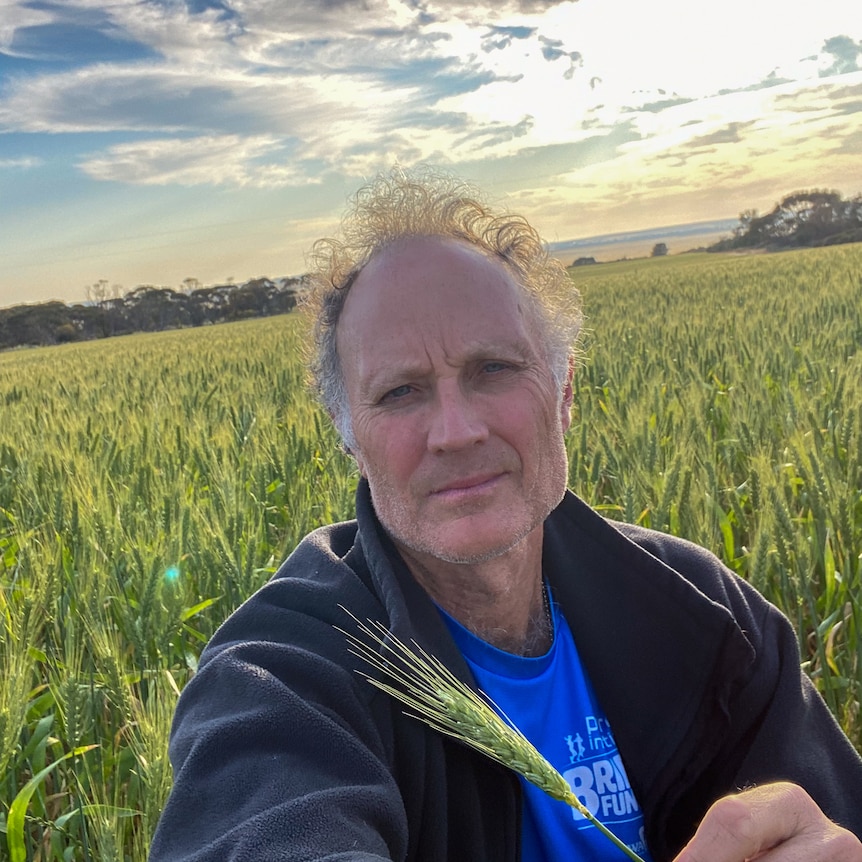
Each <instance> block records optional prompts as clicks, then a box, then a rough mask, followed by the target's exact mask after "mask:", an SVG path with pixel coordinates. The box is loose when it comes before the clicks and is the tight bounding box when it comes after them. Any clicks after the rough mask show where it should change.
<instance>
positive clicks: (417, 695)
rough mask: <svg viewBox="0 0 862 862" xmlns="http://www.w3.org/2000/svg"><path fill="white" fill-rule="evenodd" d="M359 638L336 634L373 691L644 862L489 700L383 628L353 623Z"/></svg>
mask: <svg viewBox="0 0 862 862" xmlns="http://www.w3.org/2000/svg"><path fill="white" fill-rule="evenodd" d="M343 609H344V610H345V611H346V612H347V613H348V614H349V615H350V616H351V617H352V618H353V620H354V621H355V622H356V624H357V627H358V629H359V632H360V634H361V635H362V637H358V636H357V635H355V634H351V633H350V632H347V631H345V630H344V629H341V628H338V627H337V626H336V628H337V629H338V631H340V632H341V633H342V634H343V635H344V636H345V637H346V638H347V640H348V642H349V644H350V652H351V653H352V654H353V655H355V656H357V657H358V658H359V659H361V660H362V661H364V662H365V663H366V664H368V665H370V666H371V667H373V668H374V669H376V670H377V671H379V672H380V673H382V674H383V675H384V677H385V678H386V679H387V680H388V681H383V680H380V679H378V678H376V677H375V676H373V675H371V674H369V673H365V672H363V671H359V673H360V674H361V675H362V676H364V677H365V679H367V680H368V682H370V683H371V684H372V685H373V686H375V687H376V688H379V689H380V690H381V691H385V692H386V693H387V694H389V695H391V696H392V697H394V698H396V699H397V700H400V701H401V702H402V703H404V704H406V705H407V706H408V707H410V708H411V709H412V710H414V711H415V712H410V713H407V714H408V715H412V717H413V718H417V719H419V720H420V721H424V722H425V723H426V724H427V725H429V727H432V728H433V729H434V730H437V731H439V732H440V733H445V734H446V735H447V736H451V737H453V738H455V739H457V740H460V741H461V742H464V743H466V744H467V745H469V746H471V747H472V748H475V749H476V750H477V751H480V752H481V753H482V754H484V755H486V756H487V757H490V758H491V759H492V760H495V761H497V762H498V763H501V764H502V765H503V766H506V767H508V768H509V769H512V770H514V771H515V772H517V773H518V774H519V775H522V776H523V777H524V778H526V779H527V781H529V782H531V783H532V784H535V785H536V787H538V788H540V789H541V790H544V791H545V793H547V794H548V795H549V796H551V797H553V798H554V799H557V800H559V801H560V802H565V803H566V804H567V805H570V806H571V807H572V808H574V809H576V810H577V811H578V812H579V813H580V814H582V815H583V816H584V817H585V818H587V820H589V821H590V822H591V823H592V824H593V825H594V826H595V827H596V828H597V829H598V830H599V831H600V832H601V833H602V834H603V835H605V836H606V837H607V838H608V839H609V840H610V841H612V842H613V843H614V844H615V845H616V846H617V847H618V848H619V849H620V850H622V851H623V852H624V853H625V854H626V855H627V856H628V857H629V858H630V859H632V860H635V862H643V859H641V857H640V856H638V855H637V854H636V853H635V852H634V851H633V850H631V848H629V847H628V846H626V845H625V844H624V843H623V842H622V841H620V839H619V838H617V836H616V835H614V834H613V832H611V830H610V829H608V828H607V827H606V826H605V825H604V824H603V823H601V822H600V821H599V820H597V819H596V817H595V816H594V815H593V814H592V813H591V812H590V811H589V809H588V808H587V807H586V806H585V805H583V804H582V803H581V801H580V800H579V799H578V797H577V796H575V794H574V793H573V792H572V789H571V787H570V786H569V783H568V782H567V781H566V779H565V778H563V776H562V775H560V773H559V772H557V770H556V769H554V767H553V766H552V765H551V764H550V763H549V762H548V761H547V760H546V759H545V758H544V757H543V756H542V754H541V753H540V752H539V751H538V750H537V749H536V748H535V746H534V745H533V744H532V743H531V742H530V741H529V740H528V739H527V738H526V737H525V736H524V735H523V734H522V733H521V732H520V731H519V730H518V728H517V727H515V725H514V724H513V723H512V722H511V721H509V720H508V718H502V717H501V716H500V715H499V714H498V713H497V712H496V711H495V709H494V707H493V703H492V701H491V700H490V698H487V697H486V696H485V695H481V694H479V693H477V692H475V691H473V689H471V688H470V687H469V686H467V685H465V684H464V683H463V682H461V680H459V679H458V678H457V677H456V676H455V675H454V674H453V673H452V672H451V671H450V670H449V669H448V668H447V667H446V666H445V665H444V664H443V663H442V662H441V661H440V660H439V659H438V658H436V657H435V656H433V655H431V654H430V653H428V652H427V651H426V650H424V649H423V648H422V647H421V646H419V644H417V643H416V642H415V641H414V642H413V648H411V647H409V646H408V645H407V644H405V643H403V642H402V641H401V640H399V639H398V638H397V637H395V636H394V635H393V634H392V633H391V632H390V631H389V630H388V629H387V628H386V627H385V626H384V625H383V624H382V623H379V622H375V621H372V620H368V624H366V623H363V622H362V621H361V620H359V619H357V618H356V617H355V616H354V615H353V614H352V613H350V611H348V610H347V609H346V608H343Z"/></svg>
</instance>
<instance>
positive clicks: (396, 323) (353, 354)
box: [337, 237, 571, 563]
mask: <svg viewBox="0 0 862 862" xmlns="http://www.w3.org/2000/svg"><path fill="white" fill-rule="evenodd" d="M538 337H539V336H537V333H536V326H535V321H534V318H533V316H532V312H531V311H530V308H529V303H528V302H527V300H526V298H525V296H524V294H523V291H522V290H521V289H520V288H519V287H518V286H517V284H516V282H515V281H514V279H513V277H512V275H511V273H510V272H509V270H508V269H507V268H506V267H505V266H504V265H503V264H501V263H500V262H498V261H495V260H493V259H491V258H489V257H486V256H485V255H484V254H482V253H481V252H480V251H478V250H476V249H474V248H472V247H471V246H469V245H467V244H466V243H461V242H458V241H456V240H449V239H442V238H425V237H423V238H414V239H409V240H403V241H401V242H400V243H398V244H396V245H394V246H392V247H390V248H388V249H386V250H384V251H383V252H382V253H381V254H379V255H378V256H377V257H375V258H373V259H372V260H371V262H370V263H369V264H368V265H367V266H366V267H365V268H364V269H363V270H362V272H361V273H360V274H359V276H358V278H357V279H356V281H355V283H354V284H353V286H352V288H351V290H350V294H349V295H348V298H347V301H346V303H345V306H344V310H343V312H342V316H341V319H340V321H339V323H338V331H337V345H338V354H339V357H340V359H341V363H342V367H343V369H344V378H345V384H346V388H347V394H348V401H349V407H350V414H351V418H352V421H353V430H354V436H355V442H356V448H355V451H354V452H353V454H354V456H355V457H356V460H357V463H358V465H359V470H360V472H361V473H362V475H363V476H364V477H365V478H366V479H367V480H368V483H369V486H370V489H371V497H372V500H373V502H374V508H375V511H376V512H377V515H378V517H379V518H380V521H381V523H382V524H383V525H384V527H385V528H386V529H387V531H388V532H389V533H390V535H391V536H392V537H393V539H394V540H395V542H396V544H401V545H403V546H406V547H407V548H409V549H411V550H412V551H413V552H414V553H418V554H420V555H422V554H425V555H429V557H431V558H434V559H442V560H446V561H448V562H457V563H476V562H481V561H484V560H488V559H492V558H493V557H496V556H498V555H500V554H503V553H505V552H506V551H508V550H509V549H511V548H513V547H514V546H516V545H517V544H519V543H520V542H521V541H522V540H524V539H525V538H526V537H528V536H533V537H534V538H535V537H539V538H540V537H541V524H542V522H543V521H544V519H545V518H546V517H547V515H548V513H549V512H550V511H551V509H553V508H554V507H555V506H556V505H557V503H559V501H560V499H561V498H562V496H563V494H564V492H565V488H566V480H567V463H566V452H565V447H564V444H563V432H564V431H565V429H566V428H567V427H568V424H569V409H570V406H571V387H570V386H569V385H568V384H567V386H566V392H565V393H562V392H560V393H558V392H557V391H556V385H555V383H554V379H553V377H552V375H551V371H550V369H549V367H548V364H547V361H546V359H545V358H544V353H543V351H542V349H541V347H540V344H539V343H538Z"/></svg>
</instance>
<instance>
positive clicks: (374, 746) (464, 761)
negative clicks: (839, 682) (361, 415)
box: [150, 482, 862, 862]
mask: <svg viewBox="0 0 862 862" xmlns="http://www.w3.org/2000/svg"><path fill="white" fill-rule="evenodd" d="M543 564H544V570H545V575H546V577H547V578H548V579H549V581H550V583H551V586H552V589H553V593H554V596H555V598H556V600H557V601H558V602H559V604H560V606H561V608H562V611H563V613H564V615H565V617H566V619H567V620H568V622H569V626H570V628H571V630H572V633H573V635H574V638H575V641H576V643H577V647H578V651H579V653H580V656H581V658H582V660H583V662H584V664H585V666H586V669H587V672H588V674H589V677H590V679H591V681H592V683H593V686H594V688H595V690H596V693H597V695H598V698H599V700H600V702H601V704H602V706H603V708H604V710H605V712H606V714H607V716H608V719H609V720H610V724H611V727H612V728H613V732H614V737H615V739H616V742H617V745H618V747H619V750H620V753H621V755H622V758H623V761H624V763H625V767H626V772H627V773H628V777H629V779H630V781H631V784H632V788H633V790H634V792H635V795H636V797H637V799H638V801H639V802H640V805H641V807H642V810H643V813H644V819H645V824H646V837H647V842H648V844H649V847H650V851H651V853H652V855H653V857H654V859H655V860H656V862H663V860H669V859H672V858H673V856H674V855H675V853H676V852H677V851H678V850H679V849H680V848H681V847H682V845H683V844H684V843H685V841H686V840H687V839H688V838H689V837H690V835H691V834H692V833H693V831H694V829H695V828H696V826H697V824H698V822H699V821H700V819H701V818H702V816H703V814H704V813H705V811H706V809H707V808H708V807H709V805H710V804H711V803H712V802H713V801H714V800H715V799H717V798H718V797H720V796H723V795H725V794H726V793H729V792H732V791H734V790H737V789H739V788H742V787H745V786H750V785H753V784H759V783H763V782H768V781H774V780H778V779H786V780H790V781H794V782H796V783H798V784H801V785H802V786H803V787H805V788H806V789H807V791H808V792H809V793H810V794H811V796H812V797H813V798H814V799H815V800H816V801H817V802H818V803H819V805H820V806H821V808H822V809H823V810H824V811H825V813H826V814H827V815H828V816H830V817H831V818H833V819H834V820H836V821H837V822H838V823H840V824H842V825H844V826H846V827H847V828H849V829H851V830H852V831H854V832H855V833H856V834H857V835H859V836H862V760H860V758H859V757H858V755H857V754H856V752H855V751H854V749H853V747H852V746H851V745H850V743H849V742H848V741H847V739H846V738H845V737H844V736H843V734H842V733H841V731H840V729H839V728H838V726H837V725H836V723H835V721H834V720H833V719H832V717H831V715H830V713H829V712H828V710H827V709H826V707H825V706H824V704H823V702H822V700H821V698H820V697H819V695H818V694H817V693H816V692H815V691H814V689H813V688H812V686H811V684H810V683H809V681H808V680H807V678H806V677H805V676H804V675H803V674H802V673H801V672H800V667H799V655H798V650H797V641H796V636H795V635H794V632H793V630H792V628H791V626H790V624H789V623H788V621H787V620H786V618H785V617H784V616H782V615H781V614H780V613H779V612H778V611H777V610H776V609H775V608H774V607H773V606H772V605H770V604H769V603H767V602H766V601H765V600H764V599H763V598H762V597H761V596H760V595H758V594H757V593H756V592H755V591H754V590H753V589H752V588H751V587H749V586H748V585H747V584H745V583H744V582H743V581H741V580H740V579H738V578H737V577H736V576H734V575H733V574H732V573H730V572H729V571H728V570H727V569H725V568H724V567H723V566H722V565H721V563H720V562H719V561H718V560H717V559H716V558H715V557H714V556H712V555H711V554H710V553H708V552H707V551H704V550H703V549H701V548H699V547H697V546H695V545H692V544H690V543H688V542H684V541H682V540H680V539H676V538H673V537H670V536H666V535H663V534H660V533H656V532H651V531H647V530H643V529H640V528H637V527H633V526H630V525H624V524H616V523H612V522H608V521H606V520H604V519H603V518H601V517H600V516H599V515H597V514H596V513H595V512H594V511H592V510H591V509H590V508H589V507H588V506H586V505H585V504H584V503H583V502H581V501H580V500H579V499H578V498H577V497H575V496H574V495H572V494H567V495H566V498H565V499H564V500H563V502H562V503H561V504H560V506H559V507H558V508H557V509H555V510H554V512H552V513H551V515H550V516H549V518H548V520H547V521H546V523H545V531H544V561H543ZM341 606H343V607H344V608H348V609H349V610H350V611H351V613H353V614H354V615H355V616H356V617H358V618H360V619H363V620H364V619H366V618H368V619H374V620H379V621H381V622H382V623H384V624H385V625H386V626H387V627H388V628H389V630H390V631H391V632H392V633H393V634H394V635H396V636H397V637H399V638H401V639H402V640H404V641H406V642H409V641H410V640H411V639H413V640H416V641H417V642H418V643H419V644H421V645H422V646H423V647H425V648H426V649H427V650H428V651H429V652H431V653H433V654H434V655H436V656H437V657H438V658H440V659H441V660H442V661H443V662H444V663H445V664H446V665H447V666H448V667H449V668H450V669H451V670H452V671H453V672H454V673H455V674H456V675H457V676H458V677H460V678H461V679H463V680H465V681H467V682H469V683H470V684H473V681H472V677H471V675H470V672H469V670H468V668H467V666H466V664H465V663H464V660H463V658H462V656H461V654H460V653H459V651H458V649H457V647H456V646H455V644H454V642H453V641H452V639H451V637H450V635H449V633H448V631H447V630H446V627H445V624H444V623H443V622H442V620H441V619H440V616H439V614H438V613H437V611H436V609H435V607H434V605H433V604H432V603H431V601H430V599H429V598H428V596H427V595H426V594H425V592H424V591H423V590H422V589H421V587H419V585H418V584H417V583H416V581H415V580H413V578H412V576H411V575H410V574H409V572H408V570H407V568H406V566H405V565H404V564H403V562H402V561H401V559H400V557H399V556H398V554H397V552H396V551H395V549H394V547H393V546H392V544H391V542H390V541H389V540H388V538H387V537H386V535H385V533H384V532H383V530H382V529H381V528H380V525H379V523H378V522H377V519H376V517H375V515H374V512H373V508H372V505H371V501H370V497H369V494H368V489H367V486H366V485H365V483H364V482H361V483H360V487H359V491H358V493H357V521H351V522H348V523H343V524H337V525H334V526H332V527H327V528H324V529H321V530H317V531H315V532H314V533H312V534H310V535H309V536H308V537H306V539H304V540H303V542H302V543H301V544H300V545H299V546H298V547H297V549H296V550H295V551H294V553H293V554H291V556H290V557H289V558H288V559H287V560H286V561H285V563H284V564H283V565H282V566H281V568H280V569H279V571H278V572H277V573H276V575H275V576H274V577H273V578H272V580H271V581H270V582H269V583H268V584H267V585H266V586H264V587H263V588H262V589H261V590H260V591H259V592H257V593H256V594H255V595H254V596H253V597H252V598H250V599H249V600H248V601H247V602H246V603H245V604H244V605H243V606H242V607H241V608H239V609H238V610H237V611H236V612H235V613H234V614H233V615H232V616H231V617H230V618H229V619H228V620H227V622H225V624H224V625H223V626H222V627H221V628H220V629H219V631H218V632H217V633H216V635H215V636H214V637H213V639H212V641H211V642H210V644H209V645H208V646H207V648H206V650H205V651H204V654H203V656H202V657H201V663H200V670H199V672H198V673H197V675H196V676H195V677H194V678H193V679H192V680H191V682H190V683H189V684H188V685H187V686H186V688H185V690H184V692H183V694H182V697H181V698H180V702H179V705H178V708H177V712H176V716H175V720H174V727H173V732H172V739H171V759H172V762H173V765H174V779H175V784H174V788H173V790H172V793H171V796H170V799H169V801H168V804H167V807H166V809H165V811H164V812H163V815H162V818H161V820H160V822H159V827H158V830H157V833H156V836H155V840H154V841H153V845H152V848H151V854H150V860H151V862H178V860H184V862H192V860H194V862H204V860H207V862H216V860H218V862H227V860H236V862H240V860H242V862H252V860H254V862H266V860H278V862H293V860H296V862H298V860H351V862H359V860H364V862H371V860H381V859H382V860H411V862H414V860H415V862H462V860H463V862H517V860H518V859H519V858H520V821H521V792H520V787H519V784H518V781H517V779H516V778H515V777H514V775H513V774H511V773H510V772H508V771H507V770H505V769H504V768H502V767H499V766H497V765H496V764H494V763H492V762H491V761H489V760H487V759H486V758H484V757H483V756H481V755H479V754H477V753H475V752H473V751H472V750H470V749H468V748H466V747H465V746H463V745H460V744H459V743H457V742H454V741H452V740H450V739H448V738H446V737H444V736H442V735H440V734H438V733H436V732H434V731H431V730H429V729H428V728H426V727H425V725H423V724H422V723H421V722H419V721H417V720H416V719H413V718H409V717H407V716H405V715H403V713H402V708H401V706H400V705H399V704H398V703H396V702H395V701H394V700H393V699H392V698H390V697H389V696H387V695H385V694H383V693H381V692H379V691H378V690H377V689H375V688H374V687H373V686H371V685H369V684H368V682H367V681H365V680H364V679H362V678H361V677H360V676H359V675H358V674H357V673H355V669H356V667H357V664H358V662H357V660H356V659H355V658H354V657H353V656H352V655H350V654H349V653H348V651H347V648H346V643H345V639H344V636H343V635H342V634H341V633H340V632H339V631H337V630H336V626H338V627H341V628H349V627H350V626H351V625H354V623H352V621H351V620H350V617H349V616H348V615H347V614H346V613H345V611H344V610H343V608H342V607H341Z"/></svg>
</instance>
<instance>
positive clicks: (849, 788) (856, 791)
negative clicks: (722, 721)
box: [637, 534, 862, 838]
mask: <svg viewBox="0 0 862 862" xmlns="http://www.w3.org/2000/svg"><path fill="white" fill-rule="evenodd" d="M637 538H638V539H640V542H641V543H642V544H643V545H644V546H645V547H648V549H649V550H650V551H651V552H652V553H653V554H655V555H656V556H658V557H660V558H661V559H663V560H664V561H665V562H667V563H668V564H669V565H670V566H672V567H673V568H674V569H676V570H677V571H679V572H681V573H683V574H684V575H685V576H686V577H687V578H688V579H690V580H691V581H692V583H694V585H695V586H697V587H698V588H699V589H700V590H701V591H702V592H704V593H705V594H706V595H707V596H708V597H709V598H711V599H712V600H713V601H715V602H717V603H719V604H722V605H724V606H725V607H727V608H728V609H729V610H730V611H731V613H732V614H733V617H734V619H735V620H736V621H737V623H738V625H739V626H740V628H741V629H742V630H743V632H744V634H745V636H746V637H747V638H748V640H749V641H750V643H751V645H752V647H753V650H754V656H755V658H754V662H753V665H752V668H751V672H750V673H749V674H748V675H747V678H746V680H745V682H744V684H743V685H741V686H740V687H739V689H738V690H737V691H736V692H735V694H734V696H733V697H732V698H731V700H730V701H729V704H728V709H729V711H730V715H729V718H730V724H729V728H730V731H729V732H728V733H727V735H726V737H725V738H724V740H723V745H722V747H721V753H720V755H719V757H718V758H717V759H716V769H717V771H719V772H721V773H723V775H724V778H723V779H722V780H723V781H726V783H727V785H728V788H729V790H733V789H743V788H744V787H747V786H751V785H755V784H762V783H766V782H770V781H779V780H784V781H792V782H794V783H796V784H799V785H800V786H802V787H804V788H805V790H806V791H807V792H808V793H809V794H810V795H811V796H812V798H813V799H814V800H815V801H816V802H817V804H818V805H819V806H820V808H821V809H822V810H823V811H824V813H825V814H826V815H827V816H828V817H830V818H831V819H832V820H834V821H835V822H837V823H839V824H841V825H842V826H844V827H846V828H848V829H850V830H851V831H853V832H854V833H855V834H856V835H857V836H859V837H860V838H862V759H860V757H859V754H858V752H857V751H856V750H855V749H854V747H853V745H852V744H851V743H850V741H849V740H848V738H847V737H846V736H845V735H844V733H843V732H842V731H841V729H840V727H839V726H838V723H837V722H836V720H835V718H834V717H833V715H832V713H831V712H830V711H829V710H828V708H827V707H826V705H825V703H824V701H823V699H822V698H821V696H820V695H819V694H818V692H817V691H816V690H815V688H814V686H813V685H812V683H811V680H810V679H809V678H808V676H807V675H806V674H805V673H804V672H803V671H802V668H801V665H800V656H799V647H798V639H797V636H796V633H795V632H794V630H793V627H792V625H791V624H790V622H789V620H788V619H787V618H786V617H785V616H784V614H782V613H781V612H780V611H779V610H778V609H777V608H776V607H774V606H773V605H772V604H770V603H769V602H767V601H766V600H765V599H764V598H763V597H762V596H761V595H760V594H759V593H758V592H757V591H756V590H754V588H753V587H751V586H750V585H749V584H748V583H746V582H745V581H743V580H741V579H740V578H738V577H737V576H736V575H734V574H733V573H732V572H730V571H729V570H728V569H727V568H726V567H724V566H723V565H722V564H721V563H720V561H719V560H718V559H717V558H716V557H714V556H713V555H712V554H710V553H709V552H707V551H705V550H704V549H702V548H699V547H697V546H695V545H692V544H690V543H687V542H683V541H681V540H678V539H670V538H669V537H661V538H656V537H655V535H654V534H653V538H652V539H645V537H644V536H643V535H641V536H639V537H637Z"/></svg>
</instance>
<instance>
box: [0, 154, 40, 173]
mask: <svg viewBox="0 0 862 862" xmlns="http://www.w3.org/2000/svg"><path fill="white" fill-rule="evenodd" d="M41 164H42V159H37V158H33V157H30V156H25V157H23V158H18V159H0V170H27V169H28V168H36V167H39V165H41Z"/></svg>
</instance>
